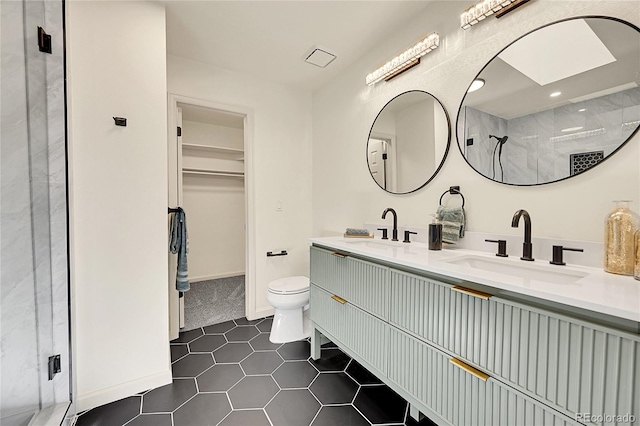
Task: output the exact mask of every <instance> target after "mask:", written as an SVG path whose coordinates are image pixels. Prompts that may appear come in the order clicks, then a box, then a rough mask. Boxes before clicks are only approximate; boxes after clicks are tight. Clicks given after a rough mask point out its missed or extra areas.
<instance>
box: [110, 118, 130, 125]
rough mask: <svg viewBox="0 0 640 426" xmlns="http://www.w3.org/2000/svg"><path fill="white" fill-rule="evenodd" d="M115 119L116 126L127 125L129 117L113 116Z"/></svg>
mask: <svg viewBox="0 0 640 426" xmlns="http://www.w3.org/2000/svg"><path fill="white" fill-rule="evenodd" d="M113 121H114V122H115V123H116V126H122V127H127V119H126V118H124V117H113Z"/></svg>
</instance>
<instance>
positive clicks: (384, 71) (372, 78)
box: [365, 33, 440, 86]
mask: <svg viewBox="0 0 640 426" xmlns="http://www.w3.org/2000/svg"><path fill="white" fill-rule="evenodd" d="M438 46H440V36H439V35H438V33H432V34H430V35H428V36H426V37H424V38H423V39H421V40H420V41H418V42H417V43H416V44H414V45H413V46H411V47H410V48H408V49H407V50H405V51H404V52H402V53H401V54H399V55H398V56H396V57H395V58H393V59H391V60H390V61H389V62H387V63H386V64H384V65H381V66H380V67H378V68H376V69H375V70H374V71H372V72H371V73H370V74H369V75H367V78H366V79H365V82H366V83H367V86H372V85H374V84H376V83H377V82H379V81H381V80H384V81H389V80H391V79H392V78H394V77H397V76H398V75H400V74H402V73H403V72H405V71H407V70H408V69H411V68H413V67H415V66H416V65H418V64H419V63H420V58H421V57H423V56H424V55H426V54H427V53H429V52H431V51H432V50H434V49H437V48H438Z"/></svg>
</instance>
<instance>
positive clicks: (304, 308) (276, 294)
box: [267, 276, 311, 343]
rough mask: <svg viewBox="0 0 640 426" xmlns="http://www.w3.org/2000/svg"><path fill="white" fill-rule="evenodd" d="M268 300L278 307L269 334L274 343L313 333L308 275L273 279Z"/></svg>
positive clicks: (301, 337)
mask: <svg viewBox="0 0 640 426" xmlns="http://www.w3.org/2000/svg"><path fill="white" fill-rule="evenodd" d="M267 301H268V302H269V304H271V306H273V307H274V308H275V309H276V312H275V314H274V315H273V325H272V326H271V335H270V336H269V340H270V341H271V342H272V343H287V342H293V341H296V340H301V339H305V338H307V337H309V336H310V335H311V324H310V323H309V278H308V277H303V276H298V277H286V278H280V279H277V280H274V281H271V282H270V283H269V291H268V292H267Z"/></svg>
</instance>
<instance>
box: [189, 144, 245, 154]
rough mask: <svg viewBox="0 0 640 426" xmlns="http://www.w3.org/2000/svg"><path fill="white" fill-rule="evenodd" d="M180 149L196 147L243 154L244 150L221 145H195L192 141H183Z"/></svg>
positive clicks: (201, 149)
mask: <svg viewBox="0 0 640 426" xmlns="http://www.w3.org/2000/svg"><path fill="white" fill-rule="evenodd" d="M182 149H197V150H199V151H210V152H225V153H229V154H243V153H244V150H242V149H236V148H225V147H223V146H211V145H197V144H193V143H183V144H182Z"/></svg>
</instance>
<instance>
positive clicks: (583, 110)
mask: <svg viewBox="0 0 640 426" xmlns="http://www.w3.org/2000/svg"><path fill="white" fill-rule="evenodd" d="M586 110H587V109H586V108H580V109H579V110H578V112H585V111H586Z"/></svg>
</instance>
